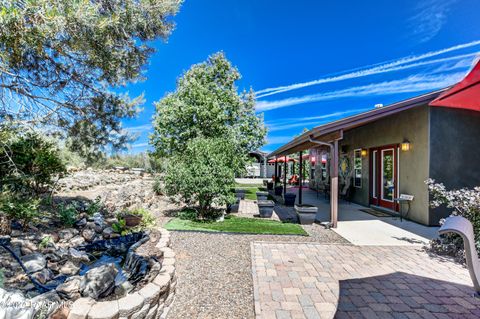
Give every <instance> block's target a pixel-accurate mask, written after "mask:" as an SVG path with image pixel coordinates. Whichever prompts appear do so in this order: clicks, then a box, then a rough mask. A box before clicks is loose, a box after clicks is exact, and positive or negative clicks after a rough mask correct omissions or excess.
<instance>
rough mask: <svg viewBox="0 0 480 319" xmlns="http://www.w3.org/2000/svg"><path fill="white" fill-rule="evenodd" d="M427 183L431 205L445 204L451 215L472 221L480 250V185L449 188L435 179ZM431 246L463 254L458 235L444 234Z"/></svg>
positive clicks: (439, 250) (440, 251)
mask: <svg viewBox="0 0 480 319" xmlns="http://www.w3.org/2000/svg"><path fill="white" fill-rule="evenodd" d="M426 184H427V186H428V190H429V191H430V195H431V196H432V200H431V201H430V206H431V207H434V208H435V207H439V206H441V205H445V206H446V207H448V208H451V209H452V214H451V215H458V216H462V217H465V218H466V219H468V220H469V221H470V222H471V223H472V225H473V231H474V234H475V243H476V247H477V251H479V252H480V186H477V187H474V188H473V189H468V188H462V189H454V190H447V189H446V187H445V185H443V184H442V183H436V182H435V181H434V180H433V179H428V180H427V181H426ZM442 223H443V220H441V221H440V224H442ZM431 247H432V249H433V250H435V251H436V252H439V253H445V254H448V255H454V256H456V257H461V256H463V242H462V240H461V239H460V237H459V236H456V235H444V236H442V237H441V238H440V239H438V240H433V241H432V242H431Z"/></svg>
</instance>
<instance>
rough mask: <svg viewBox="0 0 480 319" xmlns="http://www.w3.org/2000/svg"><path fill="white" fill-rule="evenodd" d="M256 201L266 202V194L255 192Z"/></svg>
mask: <svg viewBox="0 0 480 319" xmlns="http://www.w3.org/2000/svg"><path fill="white" fill-rule="evenodd" d="M256 194H257V200H267V199H268V192H257V193H256Z"/></svg>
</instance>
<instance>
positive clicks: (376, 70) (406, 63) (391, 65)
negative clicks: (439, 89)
mask: <svg viewBox="0 0 480 319" xmlns="http://www.w3.org/2000/svg"><path fill="white" fill-rule="evenodd" d="M478 45H480V40H477V41H472V42H468V43H463V44H459V45H455V46H451V47H448V48H444V49H441V50H436V51H430V52H427V53H423V54H420V55H414V56H407V57H403V58H400V59H397V60H394V61H390V62H384V63H380V64H378V63H377V64H373V65H368V66H364V67H362V68H360V69H357V70H358V71H354V72H349V71H344V72H341V73H340V75H337V76H331V77H324V78H320V79H317V80H313V81H308V82H302V83H294V84H290V85H285V86H278V87H273V88H267V89H263V90H259V91H257V98H262V97H266V96H270V95H274V94H279V93H283V92H288V91H292V90H297V89H301V88H305V87H309V86H314V85H319V84H324V83H331V82H338V81H344V80H349V79H355V78H360V77H365V76H369V75H375V74H381V73H386V72H392V71H399V70H405V69H409V68H414V67H419V66H424V65H429V64H435V63H442V62H446V61H451V60H456V59H462V58H463V59H464V58H466V57H471V56H474V55H475V53H470V54H463V55H458V56H454V57H447V58H443V59H436V60H430V61H424V62H417V61H421V60H425V59H429V58H432V57H435V56H438V55H442V54H445V53H449V52H453V51H458V50H462V49H466V48H470V47H475V46H478ZM413 62H417V63H413ZM345 72H347V73H345Z"/></svg>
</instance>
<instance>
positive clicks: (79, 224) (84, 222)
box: [75, 217, 87, 228]
mask: <svg viewBox="0 0 480 319" xmlns="http://www.w3.org/2000/svg"><path fill="white" fill-rule="evenodd" d="M86 225H87V219H86V218H85V217H84V218H82V219H80V220H77V221H76V222H75V227H78V228H82V227H85V226H86Z"/></svg>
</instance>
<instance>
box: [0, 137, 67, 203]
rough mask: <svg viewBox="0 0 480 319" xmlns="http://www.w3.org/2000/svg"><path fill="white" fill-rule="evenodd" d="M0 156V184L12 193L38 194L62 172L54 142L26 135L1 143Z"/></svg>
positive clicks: (63, 169)
mask: <svg viewBox="0 0 480 319" xmlns="http://www.w3.org/2000/svg"><path fill="white" fill-rule="evenodd" d="M3 149H4V150H5V151H4V152H3V153H0V185H2V186H3V187H5V188H8V189H9V190H11V191H14V192H16V193H29V194H38V193H40V192H41V191H42V190H45V189H46V188H50V187H52V186H53V185H54V183H55V177H61V176H62V175H63V174H64V173H65V172H66V168H65V164H64V163H63V161H62V160H61V158H60V152H59V150H58V148H57V147H56V145H55V143H54V142H52V141H48V140H46V139H45V138H42V137H41V136H40V135H39V134H38V133H33V132H29V133H26V134H23V135H18V136H16V137H10V139H9V140H8V141H7V142H3Z"/></svg>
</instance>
